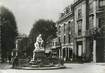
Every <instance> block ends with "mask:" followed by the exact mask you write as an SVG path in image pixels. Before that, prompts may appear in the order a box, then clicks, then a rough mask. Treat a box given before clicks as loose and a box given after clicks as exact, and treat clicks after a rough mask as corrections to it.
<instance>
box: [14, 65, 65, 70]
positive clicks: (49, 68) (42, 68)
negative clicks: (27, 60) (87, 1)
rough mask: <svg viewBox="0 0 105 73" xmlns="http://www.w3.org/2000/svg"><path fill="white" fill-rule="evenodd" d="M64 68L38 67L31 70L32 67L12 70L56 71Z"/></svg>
mask: <svg viewBox="0 0 105 73" xmlns="http://www.w3.org/2000/svg"><path fill="white" fill-rule="evenodd" d="M65 68H66V67H65V66H62V67H40V68H38V67H37V68H32V67H17V68H13V69H20V70H56V69H65Z"/></svg>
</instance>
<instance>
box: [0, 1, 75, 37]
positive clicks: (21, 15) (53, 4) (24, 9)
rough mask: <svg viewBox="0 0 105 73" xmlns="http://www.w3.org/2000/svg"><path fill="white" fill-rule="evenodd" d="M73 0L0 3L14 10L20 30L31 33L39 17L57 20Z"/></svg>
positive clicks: (20, 31)
mask: <svg viewBox="0 0 105 73" xmlns="http://www.w3.org/2000/svg"><path fill="white" fill-rule="evenodd" d="M72 2H73V0H0V4H2V5H3V6H5V7H7V8H8V9H9V10H10V11H12V12H13V14H14V16H15V19H16V22H17V27H18V31H19V33H21V34H26V35H29V33H30V30H31V28H32V26H33V24H34V23H35V22H36V21H37V20H39V19H49V20H53V21H54V22H56V21H57V20H58V18H59V15H60V13H62V11H63V9H64V8H65V7H66V6H68V5H70V4H71V3H72Z"/></svg>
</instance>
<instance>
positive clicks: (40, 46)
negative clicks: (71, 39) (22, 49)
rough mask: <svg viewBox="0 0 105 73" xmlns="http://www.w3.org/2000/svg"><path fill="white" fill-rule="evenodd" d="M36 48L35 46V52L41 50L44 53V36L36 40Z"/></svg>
mask: <svg viewBox="0 0 105 73" xmlns="http://www.w3.org/2000/svg"><path fill="white" fill-rule="evenodd" d="M34 46H35V49H34V51H33V52H36V51H40V50H43V51H44V48H43V39H42V35H41V34H39V36H38V37H37V38H36V42H35V43H34Z"/></svg>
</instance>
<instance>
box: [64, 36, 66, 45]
mask: <svg viewBox="0 0 105 73" xmlns="http://www.w3.org/2000/svg"><path fill="white" fill-rule="evenodd" d="M65 40H66V38H65V36H64V44H65Z"/></svg>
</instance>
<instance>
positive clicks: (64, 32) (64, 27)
mask: <svg viewBox="0 0 105 73" xmlns="http://www.w3.org/2000/svg"><path fill="white" fill-rule="evenodd" d="M64 33H65V24H64Z"/></svg>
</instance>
